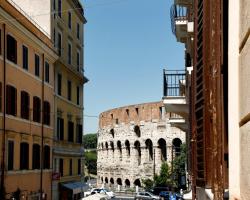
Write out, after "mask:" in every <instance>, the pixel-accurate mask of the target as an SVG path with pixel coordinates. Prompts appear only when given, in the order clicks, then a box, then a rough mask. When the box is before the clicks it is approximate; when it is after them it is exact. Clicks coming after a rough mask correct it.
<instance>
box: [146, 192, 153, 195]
mask: <svg viewBox="0 0 250 200" xmlns="http://www.w3.org/2000/svg"><path fill="white" fill-rule="evenodd" d="M147 194H148V195H150V196H154V194H152V193H151V192H146V193H145V195H147Z"/></svg>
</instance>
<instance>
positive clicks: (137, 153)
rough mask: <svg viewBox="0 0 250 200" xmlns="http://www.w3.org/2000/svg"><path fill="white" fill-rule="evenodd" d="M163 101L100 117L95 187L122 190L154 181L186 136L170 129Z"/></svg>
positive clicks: (118, 110) (119, 109)
mask: <svg viewBox="0 0 250 200" xmlns="http://www.w3.org/2000/svg"><path fill="white" fill-rule="evenodd" d="M170 116H171V113H166V112H165V110H164V106H163V104H162V102H154V103H144V104H138V105H130V106H125V107H121V108H115V109H112V110H108V111H105V112H103V113H101V114H100V116H99V130H98V146H97V151H98V158H97V175H98V176H97V177H98V178H97V185H98V186H103V185H105V187H110V188H114V189H118V190H121V189H123V188H130V187H135V186H138V187H141V186H142V180H143V179H147V178H150V179H153V177H154V174H158V173H159V172H160V167H161V164H162V162H168V163H169V164H171V162H172V160H173V158H174V157H175V156H176V155H177V154H178V153H179V152H180V145H181V144H182V143H185V133H184V132H183V131H181V130H180V129H178V128H175V127H171V125H170V123H169V117H170Z"/></svg>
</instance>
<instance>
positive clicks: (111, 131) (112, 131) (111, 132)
mask: <svg viewBox="0 0 250 200" xmlns="http://www.w3.org/2000/svg"><path fill="white" fill-rule="evenodd" d="M109 133H110V134H111V135H112V137H113V138H114V137H115V131H114V129H113V128H112V129H110V131H109Z"/></svg>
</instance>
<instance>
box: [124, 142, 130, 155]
mask: <svg viewBox="0 0 250 200" xmlns="http://www.w3.org/2000/svg"><path fill="white" fill-rule="evenodd" d="M125 147H126V151H127V155H128V156H130V143H129V141H128V140H126V141H125Z"/></svg>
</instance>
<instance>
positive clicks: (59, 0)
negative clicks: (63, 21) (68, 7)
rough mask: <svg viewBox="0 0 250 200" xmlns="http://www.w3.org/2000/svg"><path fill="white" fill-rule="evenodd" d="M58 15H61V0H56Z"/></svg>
mask: <svg viewBox="0 0 250 200" xmlns="http://www.w3.org/2000/svg"><path fill="white" fill-rule="evenodd" d="M57 12H58V16H59V17H62V0H58V10H57Z"/></svg>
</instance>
